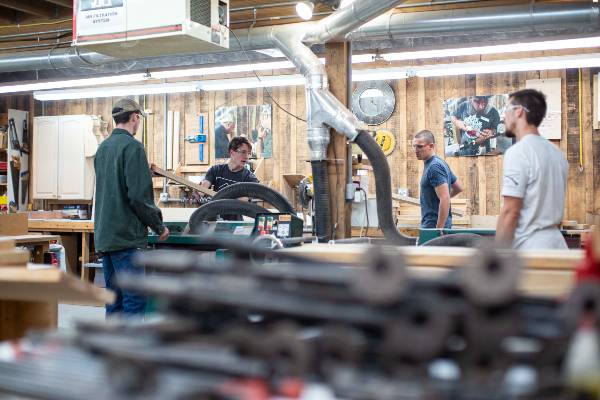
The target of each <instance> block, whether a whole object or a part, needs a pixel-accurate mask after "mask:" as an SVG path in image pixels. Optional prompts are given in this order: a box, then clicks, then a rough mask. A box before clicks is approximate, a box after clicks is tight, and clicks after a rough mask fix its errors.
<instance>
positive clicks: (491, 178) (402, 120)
mask: <svg viewBox="0 0 600 400" xmlns="http://www.w3.org/2000/svg"><path fill="white" fill-rule="evenodd" d="M598 72H599V69H598V68H596V69H583V70H582V91H583V102H582V104H581V105H580V104H579V98H578V89H579V87H578V85H579V82H578V79H579V77H578V71H577V70H574V69H573V70H555V71H541V72H515V73H498V74H482V75H463V76H456V77H439V78H417V77H415V78H410V79H407V80H398V81H392V82H390V83H391V85H392V87H393V88H394V91H395V93H396V109H395V111H394V113H393V115H392V117H391V118H390V119H389V120H388V121H387V122H386V123H384V124H382V125H381V126H380V127H379V128H382V129H388V130H391V131H392V132H393V133H394V134H395V135H396V139H397V147H396V150H395V151H394V152H393V153H392V155H391V156H390V157H389V163H390V166H391V171H392V187H393V190H394V191H396V190H397V189H398V188H400V187H405V188H409V190H410V194H411V195H413V196H417V195H418V182H419V177H420V175H421V172H422V170H423V165H422V162H419V161H418V160H416V158H415V157H414V154H413V152H412V150H411V147H410V143H411V140H412V137H413V136H414V134H415V133H416V132H418V131H419V130H421V129H425V128H428V129H431V130H432V131H433V132H435V133H436V135H437V137H436V140H437V141H438V142H439V143H442V126H443V116H442V108H441V107H442V100H444V99H446V98H449V97H459V96H467V95H474V94H481V95H483V94H501V93H508V92H512V91H515V90H518V89H522V88H524V87H525V80H526V79H540V78H554V77H560V78H562V103H563V104H562V106H563V107H562V109H563V110H562V112H563V132H562V139H561V140H560V141H556V145H558V146H559V147H560V148H561V149H562V150H563V152H565V154H566V155H567V158H568V160H569V167H570V169H569V188H568V197H567V206H566V210H565V218H567V219H575V220H577V221H579V222H582V223H583V222H592V219H593V216H594V215H598V214H600V192H599V191H600V130H594V129H593V128H592V76H593V75H594V74H597V73H598ZM271 90H272V96H273V98H274V99H275V100H276V101H277V102H278V103H279V104H280V105H281V106H282V107H284V108H285V109H287V110H289V111H290V112H292V113H294V114H297V115H298V116H300V117H302V118H305V116H306V115H305V114H306V112H305V101H304V97H305V96H304V88H303V87H301V86H291V87H281V88H273V89H271ZM138 100H140V101H141V99H138ZM7 101H8V103H10V106H13V103H14V105H17V104H16V103H18V101H17V100H15V98H14V97H13V98H12V99H11V98H9V100H6V98H5V99H4V101H1V100H0V105H4V106H7V105H9V104H7ZM19 101H20V100H19ZM114 101H116V99H113V98H106V99H88V100H73V101H55V102H46V103H45V104H44V107H43V111H42V107H41V104H40V103H39V102H36V110H35V113H36V115H42V112H43V114H45V115H59V114H79V113H85V114H100V115H102V116H103V118H104V119H105V120H107V121H109V120H110V109H111V106H112V104H113V102H114ZM21 103H23V105H26V104H28V103H27V102H26V101H21ZM272 103H273V101H272V100H271V98H270V97H269V96H268V95H267V93H266V91H265V90H263V89H248V90H232V91H220V92H204V93H187V94H171V95H168V104H169V106H168V108H169V110H178V111H180V112H181V114H182V129H181V132H180V135H181V137H180V154H181V155H182V157H183V155H184V154H185V151H186V148H185V142H184V140H183V136H184V135H189V134H192V132H194V131H196V130H197V129H198V126H197V124H198V122H197V121H198V118H197V115H198V114H199V113H204V114H207V115H208V129H209V132H212V131H213V129H214V111H215V109H216V108H218V107H220V106H227V105H259V104H272ZM146 104H147V108H149V109H151V110H152V111H153V114H152V115H151V116H150V117H149V118H148V142H147V152H148V158H149V161H150V162H153V163H156V164H158V165H162V164H163V154H164V150H163V147H162V146H163V119H162V118H163V106H164V103H163V96H162V95H152V96H147V97H146ZM580 107H581V110H582V112H583V121H584V123H583V134H582V140H583V168H580V166H579V138H580V135H579V118H578V112H579V109H580ZM110 127H111V125H109V128H110ZM273 134H274V137H273V158H272V159H270V160H266V162H265V163H266V165H265V176H264V177H263V180H264V181H271V183H272V186H273V187H274V188H276V189H278V190H282V185H285V183H284V182H283V179H282V177H281V175H282V174H287V173H301V174H309V173H310V164H309V163H308V162H307V160H308V145H307V142H306V124H305V123H304V122H302V121H298V120H296V119H294V118H292V117H290V116H289V115H287V114H286V113H285V112H283V111H281V110H280V109H279V108H278V107H276V106H275V105H274V104H273ZM211 139H212V138H211V137H210V135H209V140H211ZM209 148H210V149H211V154H210V158H209V160H210V161H211V163H212V161H213V160H214V150H213V149H212V143H209ZM187 150H188V151H190V150H189V148H188V149H187ZM196 151H197V150H196ZM438 153H439V154H440V155H443V151H438ZM447 161H448V163H449V165H450V166H451V168H452V170H453V171H454V172H455V173H456V175H457V176H458V177H459V179H461V180H462V181H463V182H464V183H465V186H466V191H465V193H463V194H461V195H460V196H461V197H466V198H469V199H470V200H471V201H472V204H473V206H474V212H475V213H477V214H483V215H495V214H498V212H499V211H500V206H501V203H500V189H501V184H502V179H501V178H502V156H489V157H461V158H448V159H447ZM206 168H207V166H194V167H190V169H189V170H188V171H191V172H188V173H189V174H194V175H198V174H202V173H203V171H205V170H206ZM340 190H342V189H340Z"/></svg>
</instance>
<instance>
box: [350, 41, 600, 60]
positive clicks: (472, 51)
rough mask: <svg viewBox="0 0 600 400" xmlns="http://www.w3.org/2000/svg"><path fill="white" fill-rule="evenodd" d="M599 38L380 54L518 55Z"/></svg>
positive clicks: (580, 45)
mask: <svg viewBox="0 0 600 400" xmlns="http://www.w3.org/2000/svg"><path fill="white" fill-rule="evenodd" d="M599 46H600V36H594V37H585V38H577V39H561V40H548V41H542V42H529V43H526V42H525V43H512V44H500V45H492V46H478V47H463V48H456V49H439V50H419V51H405V52H401V53H386V54H380V55H378V56H379V57H382V58H383V59H384V60H386V61H406V60H420V59H424V58H442V57H458V56H472V55H480V54H502V53H518V52H531V51H542V50H564V49H581V48H585V47H599ZM375 57H376V55H375V54H357V55H354V56H352V63H353V64H356V63H366V62H372V61H373V59H374V58H375Z"/></svg>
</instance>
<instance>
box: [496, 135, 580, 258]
mask: <svg viewBox="0 0 600 400" xmlns="http://www.w3.org/2000/svg"><path fill="white" fill-rule="evenodd" d="M568 168H569V165H568V163H567V159H566V158H565V156H564V155H563V153H562V152H561V151H560V150H559V149H558V148H557V147H556V146H555V145H553V144H552V143H550V142H549V141H548V140H547V139H546V138H544V137H542V136H540V135H534V134H529V135H526V136H525V137H524V138H523V139H521V140H520V141H519V142H517V143H516V144H515V145H513V146H512V147H510V148H509V149H508V150H507V151H506V154H505V155H504V177H503V180H502V196H512V197H518V198H522V199H523V208H522V209H521V215H520V216H519V222H518V223H517V229H516V230H515V237H514V240H513V248H515V249H565V248H567V245H566V243H565V240H564V238H563V236H562V234H561V233H560V230H559V228H558V227H559V225H560V223H561V221H562V216H563V210H564V207H565V193H566V190H567V174H568Z"/></svg>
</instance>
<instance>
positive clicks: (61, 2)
mask: <svg viewBox="0 0 600 400" xmlns="http://www.w3.org/2000/svg"><path fill="white" fill-rule="evenodd" d="M45 1H46V2H47V3H52V4H56V5H57V6H61V7H67V8H73V0H45Z"/></svg>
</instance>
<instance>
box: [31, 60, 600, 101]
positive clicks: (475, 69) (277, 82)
mask: <svg viewBox="0 0 600 400" xmlns="http://www.w3.org/2000/svg"><path fill="white" fill-rule="evenodd" d="M592 67H600V53H593V54H580V55H574V56H556V57H538V58H523V59H512V60H498V61H481V62H469V63H459V64H434V65H422V66H415V67H389V68H372V69H359V70H354V71H353V72H352V80H353V81H355V82H360V81H377V80H391V79H405V78H408V77H411V76H418V77H423V78H425V77H436V76H452V75H466V74H486V73H496V72H516V71H543V70H549V69H565V68H592ZM304 83H305V79H304V77H303V76H302V75H299V74H294V75H279V76H265V77H261V79H260V80H258V79H256V77H247V78H237V79H216V80H205V81H194V82H180V83H163V84H146V85H132V86H117V87H99V88H87V89H71V90H53V91H41V92H39V91H36V92H34V94H33V96H34V98H35V99H37V100H42V101H43V100H66V99H80V98H92V97H109V96H115V97H118V96H129V95H141V94H158V93H181V92H193V91H197V90H205V91H215V90H230V89H249V88H260V87H277V86H294V85H304Z"/></svg>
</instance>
